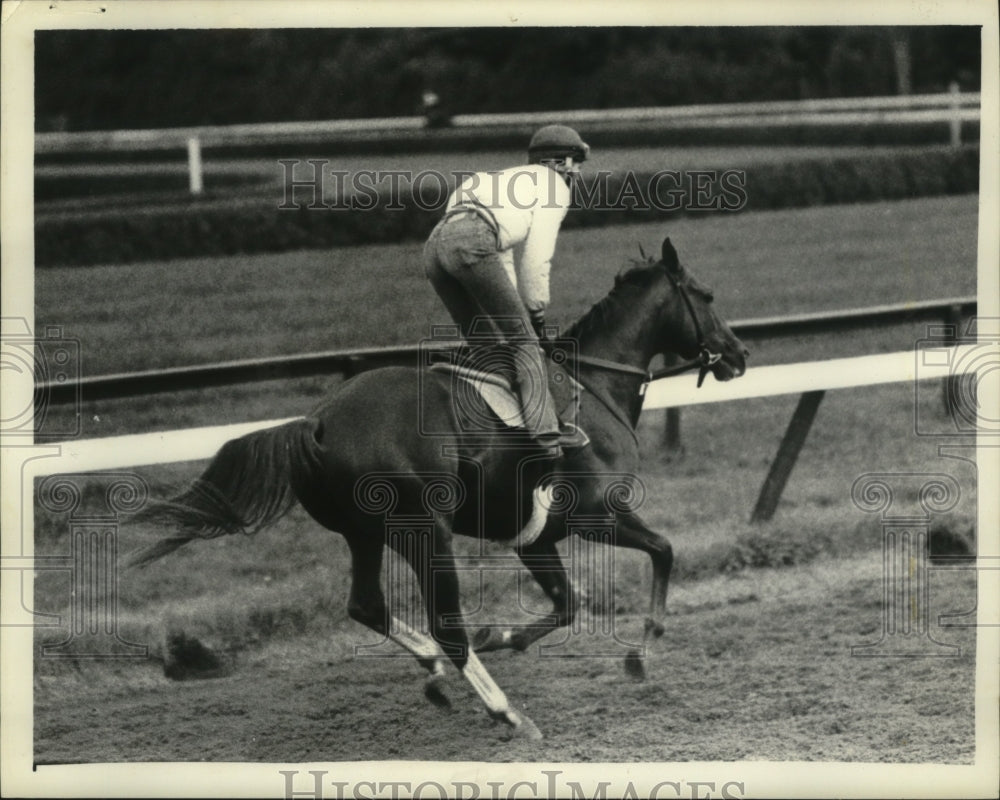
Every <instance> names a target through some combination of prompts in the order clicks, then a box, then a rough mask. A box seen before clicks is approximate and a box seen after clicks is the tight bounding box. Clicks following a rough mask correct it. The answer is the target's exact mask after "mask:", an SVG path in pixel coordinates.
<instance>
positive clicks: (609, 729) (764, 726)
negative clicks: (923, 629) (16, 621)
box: [35, 553, 975, 764]
mask: <svg viewBox="0 0 1000 800" xmlns="http://www.w3.org/2000/svg"><path fill="white" fill-rule="evenodd" d="M930 594H931V614H932V621H933V624H932V627H931V630H932V634H933V636H934V638H935V639H937V640H939V641H941V642H947V643H952V644H957V645H960V646H961V655H960V656H959V657H954V658H917V659H911V658H856V657H851V654H850V647H851V646H852V645H859V644H864V643H868V642H873V641H876V640H877V639H878V638H879V636H880V632H881V616H880V615H881V596H882V578H881V565H880V556H879V555H878V554H876V553H872V554H869V555H866V556H864V557H859V558H857V559H854V560H852V561H850V562H840V563H830V562H826V563H820V564H815V565H812V566H806V567H797V568H794V569H791V568H790V569H784V570H779V571H772V570H757V571H751V572H746V573H742V574H739V575H737V576H733V577H726V578H721V577H720V578H716V579H712V580H709V581H701V582H697V583H691V584H688V585H686V586H678V587H677V588H676V589H675V590H674V592H673V594H672V597H671V601H670V607H671V611H672V613H671V616H670V619H669V624H668V632H667V635H666V636H664V637H663V639H661V640H660V641H659V642H657V643H656V644H655V646H654V647H652V648H651V651H650V653H649V655H648V658H647V661H646V666H647V671H648V679H647V680H646V681H645V682H642V683H637V682H634V681H632V680H630V679H629V678H627V677H626V676H625V673H624V670H623V668H622V662H621V659H620V658H614V659H601V658H593V657H578V658H559V659H554V658H539V657H538V656H537V655H536V653H535V652H534V651H530V652H528V653H525V654H515V653H499V654H488V655H486V656H484V658H483V660H484V663H485V664H486V665H487V667H488V669H489V670H490V671H491V673H492V674H493V676H494V678H496V680H497V682H498V683H499V684H500V685H501V686H502V687H503V688H504V689H505V690H506V691H507V693H508V696H509V697H510V698H511V701H512V702H513V703H514V704H515V705H516V706H517V707H518V708H522V709H524V710H525V711H526V713H528V714H529V715H530V716H531V717H532V718H533V719H534V721H535V722H536V723H537V724H538V726H539V727H540V728H541V729H542V731H543V732H544V733H545V735H546V738H545V740H544V741H542V742H538V743H535V742H526V741H521V740H514V741H505V731H504V729H503V728H502V727H498V726H495V725H494V724H493V723H492V722H491V721H490V720H489V718H488V717H487V716H486V714H485V712H484V710H483V709H482V707H481V706H480V704H479V703H478V701H477V699H476V697H475V696H474V694H473V693H472V690H471V689H470V688H469V687H468V686H467V685H465V683H464V681H463V680H462V679H461V678H460V676H459V675H458V674H457V673H455V672H454V670H450V671H449V679H448V687H447V688H448V694H449V696H450V698H451V700H452V706H453V707H452V710H451V711H445V710H441V709H438V708H435V707H433V706H431V705H430V704H428V703H427V702H426V701H425V700H424V699H423V696H422V692H421V685H422V674H423V673H422V670H420V669H419V667H418V666H417V665H416V664H415V663H414V662H413V661H411V660H409V659H398V658H390V659H377V660H370V659H369V660H365V661H364V662H362V661H361V660H360V659H355V658H354V657H353V656H352V655H351V648H350V646H349V641H350V637H352V636H354V637H356V636H357V635H359V634H358V630H360V629H358V630H355V629H353V628H352V629H351V630H349V631H345V632H344V634H343V637H342V641H341V640H340V636H339V635H338V637H334V640H333V641H332V642H331V641H330V640H326V641H307V640H295V641H286V642H282V643H272V644H270V645H268V646H267V647H266V648H264V649H262V650H259V651H256V652H252V653H245V654H243V655H242V657H241V658H240V660H239V661H238V663H237V664H236V668H235V670H234V671H233V673H232V674H231V675H229V676H228V677H224V678H220V679H215V680H192V681H184V682H176V681H171V680H168V679H167V678H165V677H164V676H163V674H162V669H161V668H160V666H159V665H158V664H157V663H155V662H153V661H146V662H142V663H139V664H134V663H133V664H128V663H124V662H106V663H104V664H91V665H85V666H84V667H82V668H73V667H71V666H70V665H66V664H54V663H51V662H50V661H47V660H45V659H39V663H38V664H37V665H36V678H35V692H36V696H35V708H36V718H35V758H36V761H37V762H38V763H41V764H45V763H59V762H91V761H199V760H206V761H285V762H304V761H353V760H433V761H459V760H461V761H553V762H581V761H597V762H601V761H637V762H643V761H645V762H648V761H690V760H722V761H732V760H797V761H842V760H846V761H885V762H927V761H932V762H938V763H952V764H954V763H969V762H970V761H971V760H972V759H973V756H974V731H973V720H974V715H973V702H974V697H973V684H974V673H975V637H974V629H972V628H940V627H937V625H936V622H937V619H938V614H941V613H949V612H950V613H956V612H963V611H968V610H970V609H972V608H973V607H974V605H975V582H974V573H973V572H969V571H947V572H944V571H932V573H931V589H930ZM640 629H641V621H640V620H639V619H637V618H634V617H625V618H619V620H618V624H617V630H618V632H619V634H620V635H621V636H622V637H623V638H625V639H630V638H634V637H635V636H637V635H638V631H639V630H640ZM355 641H356V639H355ZM583 649H586V647H584V648H583Z"/></svg>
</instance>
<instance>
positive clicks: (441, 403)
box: [127, 238, 749, 739]
mask: <svg viewBox="0 0 1000 800" xmlns="http://www.w3.org/2000/svg"><path fill="white" fill-rule="evenodd" d="M712 303H713V295H712V291H711V290H710V289H709V288H708V287H706V286H704V285H703V284H701V283H699V282H698V281H697V280H696V279H695V278H694V277H693V276H692V275H691V274H690V273H689V272H688V271H687V269H686V268H685V267H684V266H683V265H682V264H681V263H680V260H679V258H678V256H677V252H676V250H675V249H674V247H673V245H672V244H671V242H670V239H669V238H667V239H665V240H664V241H663V243H662V246H661V255H660V258H659V259H658V260H654V259H653V258H650V257H646V256H645V255H644V256H643V259H641V260H639V259H635V260H633V262H632V264H631V266H629V267H628V268H623V270H622V271H621V272H619V274H618V276H617V277H616V279H615V285H614V287H613V289H612V290H611V292H610V293H609V294H608V295H607V296H606V297H605V298H604V299H603V300H601V301H599V302H598V303H597V304H596V305H594V306H593V307H592V308H591V309H590V311H588V312H587V313H586V314H585V315H584V316H583V317H582V318H581V319H580V320H579V321H578V322H576V323H575V324H574V325H573V326H572V327H571V328H570V329H569V330H568V331H567V332H566V334H565V335H564V336H563V337H561V338H562V339H563V340H564V341H568V342H571V343H572V344H573V348H572V350H571V356H570V358H569V359H568V360H569V361H572V362H573V363H572V366H573V367H574V368H575V374H576V377H577V379H578V381H579V385H580V386H581V387H582V389H581V390H580V392H579V403H578V418H577V419H578V422H579V426H580V427H581V428H582V429H583V430H584V431H585V432H586V434H587V435H588V436H589V440H590V441H589V444H588V445H587V446H585V447H581V448H576V449H571V450H567V451H566V452H565V453H564V454H563V455H562V457H561V458H560V459H559V460H558V461H557V462H556V463H553V461H552V459H551V457H547V456H546V454H544V453H541V454H540V453H539V452H537V450H533V449H532V448H531V446H530V442H528V443H525V441H524V439H518V438H517V436H516V435H515V436H514V437H513V438H512V437H511V435H510V434H511V433H512V431H511V430H509V429H508V428H506V427H505V426H504V425H502V424H497V425H495V426H493V427H492V428H490V426H488V425H487V426H485V427H484V428H483V429H482V430H480V431H478V432H477V433H476V434H475V435H473V434H470V433H468V432H467V431H466V430H464V429H463V425H462V424H461V420H460V419H459V415H458V414H457V412H456V388H455V382H454V380H453V376H450V375H448V374H446V373H442V372H438V371H435V370H433V369H429V368H427V367H426V365H423V366H417V367H401V366H395V367H383V368H380V369H374V370H371V371H366V372H362V373H360V374H357V375H355V376H354V377H351V378H349V379H348V380H346V381H344V382H343V383H341V384H340V385H338V387H337V388H336V389H335V390H334V392H333V393H332V396H330V397H329V398H328V400H326V401H325V402H324V404H322V405H321V406H320V407H319V408H318V409H316V410H315V411H314V412H313V413H311V414H309V415H308V416H306V417H304V418H300V419H297V420H295V421H292V422H289V423H286V424H284V425H281V426H278V427H273V428H269V429H265V430H261V431H258V432H255V433H251V434H249V435H246V436H243V437H241V438H238V439H234V440H232V441H229V442H228V443H226V444H225V445H223V447H222V448H221V449H220V450H219V451H218V453H217V454H216V455H215V457H214V459H213V460H212V461H211V463H210V464H209V466H208V467H207V468H206V469H205V471H204V473H203V474H202V475H201V477H200V478H199V479H197V480H196V481H195V482H194V483H193V484H192V485H191V486H190V487H189V488H188V489H187V490H185V491H184V492H183V493H182V494H180V495H179V496H178V497H176V498H174V499H173V500H171V501H165V502H161V503H159V504H155V505H153V506H152V507H151V509H150V510H149V512H148V514H147V515H148V516H149V517H151V518H153V519H155V520H157V521H159V522H161V523H169V524H171V525H173V526H175V527H176V528H177V532H176V534H175V535H173V536H170V537H167V538H164V539H161V540H159V541H157V542H154V543H153V544H151V545H148V546H146V547H145V548H142V549H140V550H139V551H137V552H136V553H135V554H133V555H132V557H131V558H129V559H128V561H127V565H128V566H145V565H146V564H149V563H150V562H152V561H154V560H155V559H157V558H160V557H162V556H164V555H166V554H167V553H169V552H171V551H173V550H176V549H177V548H178V547H180V546H181V545H184V544H186V543H188V542H190V541H192V540H194V539H197V538H211V537H215V536H220V535H225V534H231V533H237V532H254V531H257V530H260V529H262V528H264V527H267V526H269V525H272V524H273V523H274V522H275V521H276V520H278V519H279V518H280V517H281V516H282V515H283V514H285V513H286V512H287V511H289V510H290V509H291V508H292V507H293V506H294V505H295V504H296V503H300V504H301V505H302V506H303V507H304V508H305V510H306V511H307V512H308V513H309V515H310V516H311V517H312V518H313V519H314V520H315V521H316V522H318V523H319V524H320V525H323V526H325V527H326V528H328V529H329V530H331V531H334V532H338V533H340V534H341V535H343V536H344V537H345V539H346V541H347V544H348V547H349V551H350V555H351V573H352V581H351V588H350V593H349V599H348V614H349V616H350V617H351V618H352V619H353V620H355V621H357V622H359V623H361V624H363V625H365V626H367V627H369V628H371V629H372V630H374V631H376V632H378V633H379V634H381V635H383V636H384V637H387V638H388V639H391V640H392V641H393V642H395V643H396V644H398V645H400V646H402V647H403V648H405V649H406V650H408V651H409V652H410V653H411V654H412V655H413V656H415V657H416V658H417V660H418V662H419V663H420V664H421V665H422V666H423V667H424V668H425V669H426V670H427V671H428V673H429V674H428V676H427V678H426V682H425V694H426V696H427V698H428V699H430V700H431V701H432V702H435V703H438V704H441V705H446V704H447V698H446V697H445V695H444V693H443V690H442V679H443V676H444V672H445V670H444V665H445V663H447V661H450V662H451V663H453V664H454V666H455V667H456V668H457V669H458V670H459V671H460V672H461V673H462V674H463V675H464V676H465V677H466V678H467V679H468V680H469V682H470V683H471V684H472V686H473V687H474V689H475V690H476V692H477V693H478V695H479V697H480V698H481V699H482V701H483V703H484V704H485V706H486V708H487V710H488V712H489V714H490V715H491V716H492V717H493V718H494V719H496V720H500V721H502V722H503V723H506V725H508V726H509V729H508V730H509V731H510V733H511V735H515V736H523V737H526V738H530V739H537V738H541V733H540V731H539V730H538V728H537V726H536V725H535V724H534V722H533V721H532V720H531V719H530V718H528V717H527V716H526V715H525V714H523V713H521V712H519V711H517V710H515V709H514V708H512V707H511V704H510V703H509V702H508V700H507V697H506V695H505V694H504V692H503V691H502V690H501V689H500V687H499V686H497V684H496V683H495V681H494V680H493V679H492V677H491V676H490V675H489V673H488V672H487V671H486V668H485V667H484V666H483V664H482V662H481V661H480V660H479V658H478V656H477V652H484V651H489V650H495V649H498V648H512V649H515V650H524V649H525V648H527V647H528V646H529V645H530V644H532V643H533V642H535V641H537V640H539V639H540V638H541V637H543V636H545V635H547V634H548V633H550V632H551V631H553V630H556V629H558V628H561V627H563V626H567V625H570V624H571V623H572V621H573V619H574V615H575V614H576V612H577V609H578V608H579V605H580V595H579V592H577V590H576V589H575V587H574V586H572V585H571V582H570V578H569V575H568V573H567V570H566V568H565V565H564V564H563V563H562V561H561V558H560V555H559V553H558V551H557V549H556V544H557V542H559V541H561V540H562V539H564V538H566V536H567V535H568V532H567V524H566V514H565V508H560V507H559V503H558V501H554V500H553V494H552V492H551V491H550V493H549V495H548V500H549V505H548V513H547V515H546V514H544V513H543V514H542V515H541V518H540V522H539V516H538V514H539V503H538V502H537V498H538V497H539V496H540V495H538V490H539V489H540V488H541V487H543V486H544V487H547V488H549V489H550V490H551V489H552V487H553V486H556V487H557V488H558V487H561V488H562V489H563V490H571V491H572V492H573V493H574V495H575V502H576V505H577V510H578V511H580V510H582V511H583V512H584V513H587V512H588V511H590V512H593V513H597V514H606V513H607V510H608V507H609V506H608V500H609V497H611V498H612V503H611V506H612V509H613V510H612V513H613V516H614V522H615V539H614V542H613V543H614V544H615V545H616V546H618V547H626V548H632V549H638V550H641V551H644V552H645V553H647V554H648V555H649V557H650V559H651V560H652V566H653V582H652V590H651V597H650V601H649V611H648V614H647V616H646V619H645V624H644V636H643V644H644V645H645V643H646V642H647V640H649V639H650V637H658V636H660V635H662V633H663V631H664V626H663V620H664V617H665V615H666V598H667V585H668V581H669V578H670V571H671V566H672V563H673V551H672V548H671V545H670V542H669V541H668V540H667V538H666V537H665V536H664V535H663V534H661V533H658V532H656V531H654V530H652V529H651V528H650V527H649V526H647V525H646V524H645V523H644V522H643V521H642V519H641V518H640V517H639V515H638V514H637V513H636V506H637V502H636V498H637V495H638V492H637V491H636V487H635V484H636V482H637V480H638V479H637V478H635V473H636V471H637V469H638V466H639V444H638V439H637V436H636V432H635V427H636V424H637V422H638V419H639V414H640V412H641V410H642V395H643V392H644V390H645V387H646V385H647V384H648V382H649V380H650V378H651V375H650V373H649V371H648V370H649V366H650V363H651V361H652V359H653V357H654V356H655V355H657V354H671V355H674V356H677V357H680V358H682V359H691V361H689V362H687V363H686V364H684V365H682V368H694V367H698V368H699V369H700V372H701V374H700V377H699V385H700V382H701V380H702V379H703V378H704V377H705V375H706V374H708V373H709V372H710V373H712V374H713V376H714V377H715V378H716V379H717V380H720V381H728V380H730V379H732V378H735V377H738V376H740V375H742V374H743V373H744V371H745V368H746V358H747V356H748V355H749V352H748V350H747V349H746V347H745V346H744V345H743V343H742V342H741V341H740V340H739V339H738V338H737V337H736V336H735V335H734V334H733V332H732V330H731V329H730V328H729V326H728V325H727V323H726V322H725V321H724V320H722V319H721V318H720V317H719V316H718V315H717V313H716V312H715V310H714V307H713V305H712ZM415 400H418V401H419V406H420V411H419V415H420V419H419V424H417V425H415V424H414V422H415V420H416V415H415V413H414V405H415ZM513 433H515V434H516V433H517V432H516V431H514V432H513ZM622 476H625V478H624V481H623V480H622ZM546 481H548V483H545V482H546ZM533 492H534V494H532V493H533ZM556 493H557V494H558V492H556ZM527 497H535V500H536V502H534V503H529V502H526V501H525V498H527ZM522 501H523V502H522ZM484 506H485V507H486V508H487V509H488V510H489V513H484V511H483V507H484ZM390 517H391V518H392V519H400V520H404V521H406V520H411V521H412V520H423V521H424V523H426V524H424V525H411V526H410V527H411V528H412V529H413V530H416V531H417V534H416V536H417V538H416V540H414V539H413V537H412V536H411V537H410V538H406V537H400V536H390V535H389V526H387V525H386V520H387V519H389V518H390ZM532 522H539V524H538V525H536V526H535V527H536V528H537V530H536V532H535V533H534V534H533V535H532V536H531V537H528V538H525V539H523V540H522V539H521V538H520V537H519V535H518V532H519V531H521V530H522V529H526V528H527V527H529V526H530V524H531V523H532ZM420 531H422V533H420ZM412 533H413V531H411V534H412ZM454 534H459V535H463V536H468V537H480V538H482V539H484V540H491V541H498V542H507V543H514V544H516V547H515V550H516V553H517V556H518V558H519V559H520V562H521V563H522V564H523V566H524V567H526V568H527V570H528V571H529V572H530V574H531V575H532V576H533V578H534V579H535V580H536V581H537V583H538V584H539V586H540V587H541V588H542V590H543V591H544V592H545V594H546V595H547V597H548V599H549V600H550V601H551V603H552V613H551V614H550V615H547V616H546V617H545V620H544V621H543V622H542V623H539V622H537V621H534V622H532V623H531V624H523V625H518V624H504V625H498V624H493V625H487V626H484V627H482V628H480V629H479V630H477V631H476V632H475V634H474V635H473V636H472V637H471V641H470V636H469V634H468V631H467V629H466V626H465V625H463V624H456V620H461V619H462V610H461V608H460V604H459V578H458V569H457V567H456V562H455V555H454V552H453V549H452V537H453V535H454ZM386 546H389V547H390V548H392V549H393V550H394V551H395V552H397V553H399V555H401V556H402V557H403V559H405V560H406V562H407V563H408V564H409V566H410V568H411V569H412V570H413V572H414V573H415V574H416V576H417V579H418V585H419V588H420V591H421V594H422V599H423V603H424V608H425V611H426V614H427V623H428V626H429V635H428V634H427V633H423V632H421V631H419V630H417V629H416V628H414V627H413V626H411V625H409V624H407V623H405V622H403V621H402V620H400V619H398V618H396V617H394V616H392V615H391V612H390V609H389V607H388V606H387V604H386V599H385V594H384V592H383V589H382V586H381V578H380V576H381V568H382V561H383V556H384V550H385V547H386ZM630 659H631V664H630ZM626 667H627V668H629V669H630V670H637V671H638V673H639V677H641V675H642V666H641V662H638V661H637V656H636V654H635V653H634V652H630V653H629V657H627V658H626Z"/></svg>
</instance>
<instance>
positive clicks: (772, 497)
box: [750, 390, 825, 522]
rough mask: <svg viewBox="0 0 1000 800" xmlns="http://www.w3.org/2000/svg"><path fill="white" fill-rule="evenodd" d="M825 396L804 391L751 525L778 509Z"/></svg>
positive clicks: (779, 448) (761, 520) (765, 484)
mask: <svg viewBox="0 0 1000 800" xmlns="http://www.w3.org/2000/svg"><path fill="white" fill-rule="evenodd" d="M824 394H825V392H824V391H823V390H818V391H814V392H803V394H802V396H801V397H800V398H799V404H798V405H797V406H796V407H795V413H794V414H792V419H791V422H789V423H788V429H787V430H786V431H785V436H784V438H783V439H782V440H781V444H780V445H779V447H778V454H777V455H776V456H775V457H774V461H773V462H772V464H771V469H770V470H769V471H768V473H767V478H765V479H764V485H763V486H762V487H761V490H760V497H758V498H757V505H756V507H755V508H754V510H753V515H752V516H751V517H750V521H751V522H766V521H767V520H769V519H771V517H772V516H774V510H775V509H776V508H777V507H778V501H779V500H780V499H781V493H782V491H784V488H785V484H786V483H787V482H788V476H789V475H790V474H791V472H792V468H793V467H794V466H795V462H796V461H797V460H798V457H799V452H801V450H802V445H803V444H805V441H806V437H807V436H808V435H809V429H810V428H811V427H812V423H813V420H814V419H816V411H817V410H818V409H819V404H820V401H821V400H822V399H823V395H824Z"/></svg>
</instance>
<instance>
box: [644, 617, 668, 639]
mask: <svg viewBox="0 0 1000 800" xmlns="http://www.w3.org/2000/svg"><path fill="white" fill-rule="evenodd" d="M645 627H646V633H647V634H650V633H651V634H653V637H654V638H656V639H659V638H660V637H661V636H663V634H664V633H665V632H666V630H667V629H666V628H664V627H663V623H662V622H657V621H656V620H655V619H649V618H647V619H646V626H645Z"/></svg>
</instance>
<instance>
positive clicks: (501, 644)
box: [472, 627, 511, 653]
mask: <svg viewBox="0 0 1000 800" xmlns="http://www.w3.org/2000/svg"><path fill="white" fill-rule="evenodd" d="M510 646H511V632H510V629H509V628H497V627H488V628H480V629H479V630H478V631H476V633H475V635H474V636H473V637H472V649H473V650H475V651H476V652H477V653H488V652H490V651H491V650H501V649H503V648H505V647H510Z"/></svg>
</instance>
